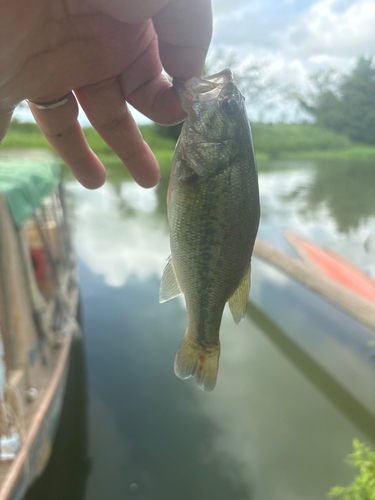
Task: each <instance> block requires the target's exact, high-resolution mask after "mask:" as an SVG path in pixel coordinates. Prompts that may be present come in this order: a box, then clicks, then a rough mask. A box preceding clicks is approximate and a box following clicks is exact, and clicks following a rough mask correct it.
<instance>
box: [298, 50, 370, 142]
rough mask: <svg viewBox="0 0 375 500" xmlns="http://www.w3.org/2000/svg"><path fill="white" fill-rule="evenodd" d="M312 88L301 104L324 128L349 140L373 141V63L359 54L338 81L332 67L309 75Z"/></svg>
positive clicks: (301, 100)
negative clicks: (350, 67)
mask: <svg viewBox="0 0 375 500" xmlns="http://www.w3.org/2000/svg"><path fill="white" fill-rule="evenodd" d="M311 83H312V87H313V89H314V91H313V92H312V93H311V94H310V96H309V98H307V99H300V102H301V104H302V106H303V107H304V108H305V109H306V110H308V111H309V112H310V113H312V114H313V115H314V116H315V117H316V119H317V121H318V122H319V123H320V124H322V125H324V126H325V127H328V128H331V129H333V130H335V131H336V132H339V133H342V134H345V135H346V136H347V137H349V138H350V139H352V140H353V141H357V142H363V143H365V144H375V66H374V64H373V58H366V57H360V58H359V59H358V61H357V64H356V66H355V68H354V69H353V71H352V72H351V73H350V74H349V75H346V76H343V77H342V78H341V79H340V80H339V79H338V77H337V73H335V72H334V70H332V69H329V70H325V71H321V72H319V73H317V74H315V75H313V76H312V78H311Z"/></svg>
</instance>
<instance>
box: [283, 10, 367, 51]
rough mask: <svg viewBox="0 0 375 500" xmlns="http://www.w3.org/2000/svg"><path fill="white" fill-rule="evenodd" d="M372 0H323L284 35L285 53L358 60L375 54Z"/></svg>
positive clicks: (302, 15) (299, 18) (296, 20)
mask: <svg viewBox="0 0 375 500" xmlns="http://www.w3.org/2000/svg"><path fill="white" fill-rule="evenodd" d="M374 32H375V2H374V1H373V0H356V1H351V2H347V1H346V2H343V1H342V0H320V1H318V2H316V3H314V5H312V6H311V7H310V8H309V9H308V10H307V11H306V12H304V13H302V14H301V15H300V16H298V17H297V18H296V19H295V21H294V22H293V23H292V24H291V25H290V26H289V27H288V29H287V32H286V34H285V49H286V52H291V53H293V54H295V55H296V56H299V57H316V56H325V58H326V60H327V59H328V60H329V59H330V57H331V56H336V57H337V56H339V57H345V58H352V57H358V56H359V55H361V54H366V53H374V51H375V36H374Z"/></svg>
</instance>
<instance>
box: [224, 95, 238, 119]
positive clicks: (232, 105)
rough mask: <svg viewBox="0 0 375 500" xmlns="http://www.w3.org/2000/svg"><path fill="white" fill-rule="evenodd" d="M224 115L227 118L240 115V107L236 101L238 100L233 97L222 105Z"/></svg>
mask: <svg viewBox="0 0 375 500" xmlns="http://www.w3.org/2000/svg"><path fill="white" fill-rule="evenodd" d="M221 106H222V108H223V111H224V114H225V115H226V116H234V115H236V114H237V113H238V111H239V109H240V108H239V106H238V103H237V101H236V99H233V97H229V98H228V99H225V100H224V101H223V102H222V104H221Z"/></svg>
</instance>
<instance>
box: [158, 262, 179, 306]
mask: <svg viewBox="0 0 375 500" xmlns="http://www.w3.org/2000/svg"><path fill="white" fill-rule="evenodd" d="M181 294H182V291H181V288H180V285H179V283H178V280H177V276H176V273H175V270H174V267H173V262H172V256H171V255H170V256H169V257H168V262H167V265H166V266H165V268H164V272H163V277H162V279H161V283H160V291H159V302H160V303H162V302H166V301H167V300H171V299H174V298H175V297H177V296H178V295H181Z"/></svg>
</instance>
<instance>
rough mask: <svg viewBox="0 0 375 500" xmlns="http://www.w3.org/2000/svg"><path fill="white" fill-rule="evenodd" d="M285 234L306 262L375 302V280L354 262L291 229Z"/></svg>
mask: <svg viewBox="0 0 375 500" xmlns="http://www.w3.org/2000/svg"><path fill="white" fill-rule="evenodd" d="M284 236H285V238H286V239H287V241H288V243H289V244H290V245H291V246H292V247H293V248H294V249H295V250H296V252H297V253H298V254H299V255H300V257H301V258H302V259H303V260H304V261H305V262H307V263H308V264H310V265H312V266H314V267H315V268H316V269H318V270H319V271H320V272H321V273H322V274H324V275H325V276H326V277H327V278H330V279H331V280H332V281H335V282H336V283H339V284H340V285H342V286H343V287H345V288H348V289H349V290H351V291H352V292H354V293H356V294H357V295H360V296H361V297H364V298H365V299H367V300H369V301H370V302H373V303H375V281H374V280H373V279H372V278H370V277H369V276H367V275H366V274H365V273H364V272H362V271H361V270H360V269H358V267H356V266H355V265H354V264H351V263H350V262H348V261H347V260H345V259H344V258H343V257H341V256H340V255H338V254H337V253H335V252H333V251H332V250H324V249H322V248H319V247H317V246H316V245H314V244H313V243H311V242H310V241H307V240H304V239H303V238H301V237H299V236H297V235H295V234H293V233H291V232H289V231H284Z"/></svg>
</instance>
